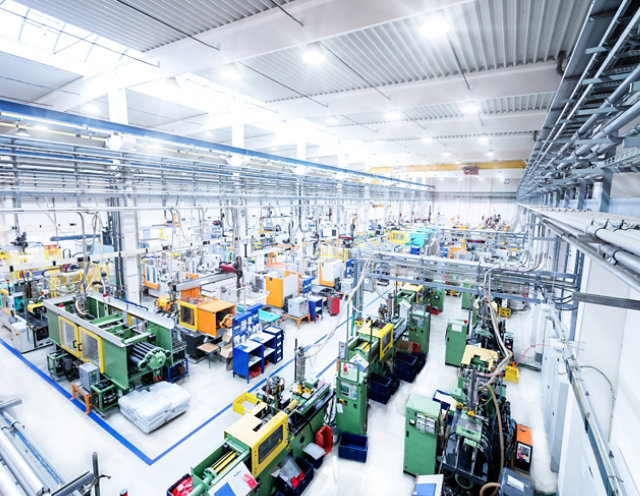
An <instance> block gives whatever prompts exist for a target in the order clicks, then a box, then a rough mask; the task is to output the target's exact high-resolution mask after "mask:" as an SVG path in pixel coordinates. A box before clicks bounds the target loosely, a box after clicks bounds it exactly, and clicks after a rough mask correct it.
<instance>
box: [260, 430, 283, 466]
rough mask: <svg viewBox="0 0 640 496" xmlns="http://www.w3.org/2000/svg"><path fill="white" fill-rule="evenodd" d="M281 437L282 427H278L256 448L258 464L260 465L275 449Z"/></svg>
mask: <svg viewBox="0 0 640 496" xmlns="http://www.w3.org/2000/svg"><path fill="white" fill-rule="evenodd" d="M282 436H283V430H282V425H280V426H278V428H277V429H276V430H275V431H273V433H272V434H271V435H270V436H269V437H268V438H267V439H265V440H264V442H263V443H262V444H261V445H260V447H259V448H258V463H262V462H263V461H264V460H265V458H267V457H268V456H269V455H270V454H271V452H272V451H273V450H274V449H276V447H277V446H278V445H279V444H280V443H281V442H282Z"/></svg>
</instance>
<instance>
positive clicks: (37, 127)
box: [33, 124, 49, 131]
mask: <svg viewBox="0 0 640 496" xmlns="http://www.w3.org/2000/svg"><path fill="white" fill-rule="evenodd" d="M33 129H35V130H36V131H48V130H49V128H48V127H47V126H45V125H44V124H36V125H35V126H33Z"/></svg>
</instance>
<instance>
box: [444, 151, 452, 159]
mask: <svg viewBox="0 0 640 496" xmlns="http://www.w3.org/2000/svg"><path fill="white" fill-rule="evenodd" d="M442 156H443V157H445V158H447V157H450V156H451V152H443V153H442Z"/></svg>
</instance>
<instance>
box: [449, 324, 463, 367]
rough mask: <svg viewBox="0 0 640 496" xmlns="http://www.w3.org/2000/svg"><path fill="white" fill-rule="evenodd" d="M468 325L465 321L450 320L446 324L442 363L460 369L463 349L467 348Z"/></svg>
mask: <svg viewBox="0 0 640 496" xmlns="http://www.w3.org/2000/svg"><path fill="white" fill-rule="evenodd" d="M468 335H469V324H468V323H467V321H466V320H457V319H455V320H450V321H449V322H448V323H447V334H446V339H447V341H446V343H445V355H444V362H445V363H446V364H447V365H455V366H456V367H460V362H461V361H462V356H463V355H464V349H465V348H466V346H467V337H468Z"/></svg>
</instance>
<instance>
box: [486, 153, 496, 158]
mask: <svg viewBox="0 0 640 496" xmlns="http://www.w3.org/2000/svg"><path fill="white" fill-rule="evenodd" d="M495 156H496V154H495V153H494V152H487V157H489V158H493V157H495Z"/></svg>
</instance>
